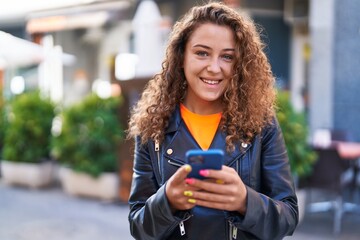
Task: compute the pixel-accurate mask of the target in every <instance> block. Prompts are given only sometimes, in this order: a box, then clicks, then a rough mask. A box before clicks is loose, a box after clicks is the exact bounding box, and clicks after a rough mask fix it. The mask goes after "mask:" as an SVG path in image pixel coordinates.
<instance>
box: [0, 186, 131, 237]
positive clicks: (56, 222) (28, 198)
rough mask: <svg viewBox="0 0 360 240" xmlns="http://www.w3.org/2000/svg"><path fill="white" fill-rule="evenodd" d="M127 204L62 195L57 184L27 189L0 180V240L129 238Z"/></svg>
mask: <svg viewBox="0 0 360 240" xmlns="http://www.w3.org/2000/svg"><path fill="white" fill-rule="evenodd" d="M128 212H129V208H128V206H127V205H117V204H114V203H106V202H99V201H96V200H91V199H85V198H75V197H72V196H68V195H65V194H64V193H63V192H62V191H61V189H60V188H52V189H46V190H31V189H24V188H15V187H8V186H6V185H4V184H3V183H1V181H0V239H1V240H50V239H51V240H65V239H67V240H119V239H124V240H127V239H132V238H131V236H130V233H129V224H128V220H127V215H128Z"/></svg>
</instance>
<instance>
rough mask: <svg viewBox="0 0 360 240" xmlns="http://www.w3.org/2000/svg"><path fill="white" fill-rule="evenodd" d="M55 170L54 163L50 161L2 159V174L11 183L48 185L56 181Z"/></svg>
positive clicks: (31, 185) (36, 186) (33, 185)
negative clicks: (36, 161)
mask: <svg viewBox="0 0 360 240" xmlns="http://www.w3.org/2000/svg"><path fill="white" fill-rule="evenodd" d="M54 170H55V167H54V164H53V162H50V161H48V162H42V163H22V162H10V161H1V176H2V179H3V181H4V182H5V183H6V184H9V185H21V186H25V187H30V188H41V187H46V186H49V185H50V184H52V183H53V182H54V173H55V171H54Z"/></svg>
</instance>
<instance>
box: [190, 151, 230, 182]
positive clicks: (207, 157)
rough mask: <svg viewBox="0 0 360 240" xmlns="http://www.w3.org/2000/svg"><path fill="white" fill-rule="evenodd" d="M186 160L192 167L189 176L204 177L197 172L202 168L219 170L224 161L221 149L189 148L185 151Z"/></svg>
mask: <svg viewBox="0 0 360 240" xmlns="http://www.w3.org/2000/svg"><path fill="white" fill-rule="evenodd" d="M186 162H187V164H189V165H190V166H191V168H192V171H191V172H190V173H189V175H188V177H189V178H198V179H204V178H205V177H203V176H201V175H200V174H199V171H200V170H202V169H215V170H220V169H221V167H222V165H223V162H224V152H223V151H222V150H221V149H209V150H197V149H194V150H189V151H187V152H186Z"/></svg>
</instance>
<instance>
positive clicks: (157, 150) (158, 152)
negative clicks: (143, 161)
mask: <svg viewBox="0 0 360 240" xmlns="http://www.w3.org/2000/svg"><path fill="white" fill-rule="evenodd" d="M155 152H156V155H157V162H158V168H159V174H161V167H160V143H159V140H155Z"/></svg>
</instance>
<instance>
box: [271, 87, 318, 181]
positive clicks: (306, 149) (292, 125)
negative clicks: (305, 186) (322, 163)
mask: <svg viewBox="0 0 360 240" xmlns="http://www.w3.org/2000/svg"><path fill="white" fill-rule="evenodd" d="M277 107H278V110H277V118H278V121H279V124H280V127H281V129H282V132H283V135H284V139H285V144H286V148H287V151H288V155H289V161H290V166H291V171H292V172H293V173H294V174H295V175H297V176H298V177H303V176H306V175H308V174H310V173H311V170H312V166H313V164H314V162H315V160H316V153H315V152H314V151H313V150H312V149H311V148H310V146H309V144H308V142H307V139H308V127H307V123H306V119H305V114H304V113H302V112H301V113H298V112H296V111H295V110H294V108H293V106H292V105H291V102H290V97H289V93H288V92H286V91H279V92H278V95H277Z"/></svg>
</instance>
